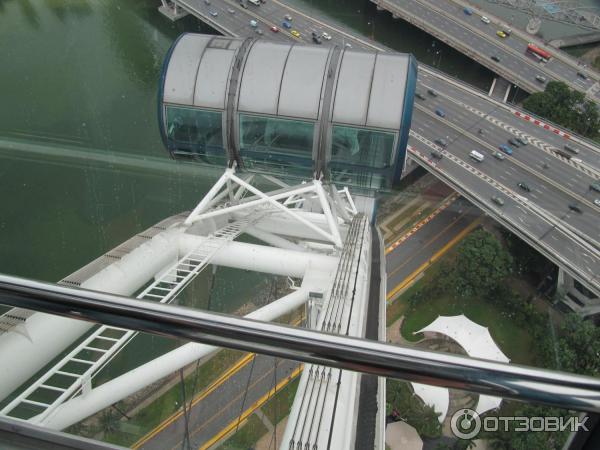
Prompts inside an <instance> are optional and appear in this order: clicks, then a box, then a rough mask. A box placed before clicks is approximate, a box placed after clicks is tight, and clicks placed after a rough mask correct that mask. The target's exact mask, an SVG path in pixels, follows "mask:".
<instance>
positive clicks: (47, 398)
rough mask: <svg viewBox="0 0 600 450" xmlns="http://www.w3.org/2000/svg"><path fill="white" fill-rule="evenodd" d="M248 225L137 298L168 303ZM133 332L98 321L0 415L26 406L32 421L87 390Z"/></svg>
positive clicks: (240, 224) (215, 237)
mask: <svg viewBox="0 0 600 450" xmlns="http://www.w3.org/2000/svg"><path fill="white" fill-rule="evenodd" d="M250 224H251V221H250V220H249V219H240V220H238V221H236V222H233V223H231V224H228V225H226V226H225V227H223V228H221V229H219V230H217V231H215V232H214V233H212V234H211V235H209V236H208V239H207V240H205V241H204V242H203V243H202V245H200V246H198V247H197V248H195V249H194V250H192V251H190V252H189V253H187V254H186V255H184V256H183V258H181V259H180V260H179V261H177V262H176V263H175V264H173V265H172V266H171V267H170V268H169V269H168V270H166V271H165V272H164V273H163V274H162V275H160V276H159V277H158V278H157V279H156V280H155V281H154V282H153V283H152V284H150V286H148V287H147V288H146V289H144V291H143V292H142V293H141V294H139V295H138V296H137V298H139V299H144V300H152V301H158V302H160V303H170V302H171V301H172V300H173V299H174V298H175V296H176V295H177V294H178V293H179V292H181V291H182V290H183V289H184V288H185V287H186V286H187V285H188V284H189V283H190V282H191V281H192V280H193V279H194V278H195V277H196V276H197V275H198V274H199V273H200V272H201V271H202V269H204V268H205V267H206V266H207V265H208V264H209V262H210V260H211V258H212V257H213V256H214V255H215V254H216V253H217V252H218V251H219V250H220V249H221V248H222V247H223V246H224V245H225V244H227V243H228V242H231V241H233V240H234V239H235V238H236V237H237V236H239V235H240V234H241V233H242V232H243V231H244V229H245V228H246V227H248V226H249V225H250ZM137 334H138V333H137V332H135V331H131V330H125V329H122V328H116V327H110V326H106V325H104V326H101V327H100V328H98V329H97V330H96V331H95V332H94V333H92V334H91V335H90V336H89V337H88V338H86V339H85V340H84V341H83V342H81V343H80V344H79V345H78V346H77V347H76V348H75V349H74V350H72V351H71V352H70V353H69V354H68V355H67V356H65V357H64V358H63V359H61V360H60V361H59V362H58V363H56V364H55V365H54V367H52V368H51V369H50V370H49V371H48V372H46V373H45V374H44V375H43V376H42V377H40V378H39V379H38V380H36V381H35V382H34V383H33V384H32V385H30V386H29V387H28V388H27V389H26V390H25V391H23V392H22V393H21V394H20V395H19V396H18V397H16V398H15V399H14V400H13V401H12V402H10V403H9V404H8V405H6V407H4V409H2V411H0V414H4V415H8V416H11V415H15V416H17V417H19V416H21V415H22V413H25V412H26V410H23V409H22V408H20V407H24V406H25V407H26V408H27V410H28V411H27V412H28V413H29V414H30V415H31V417H33V416H36V422H41V421H43V420H44V419H46V418H47V417H48V416H49V415H50V414H52V412H53V411H54V410H55V409H56V408H57V407H58V406H59V405H60V404H62V403H63V402H64V401H66V400H68V399H69V398H70V397H72V396H73V395H74V394H76V393H77V392H78V391H79V389H80V388H81V389H82V391H83V393H84V394H85V392H86V391H87V390H89V389H91V380H92V378H93V377H94V376H95V375H96V374H97V373H98V372H99V370H100V369H102V367H104V366H105V365H106V364H107V363H108V362H109V361H110V360H111V359H112V358H114V356H115V355H116V354H117V353H118V352H119V350H120V349H122V348H123V346H125V345H126V344H127V343H128V342H129V341H130V340H131V339H133V338H134V337H135V336H136V335H137Z"/></svg>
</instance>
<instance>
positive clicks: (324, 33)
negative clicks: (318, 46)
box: [321, 31, 331, 41]
mask: <svg viewBox="0 0 600 450" xmlns="http://www.w3.org/2000/svg"><path fill="white" fill-rule="evenodd" d="M321 37H322V38H323V39H325V40H326V41H330V40H331V35H330V34H329V33H326V32H325V31H323V34H322V35H321Z"/></svg>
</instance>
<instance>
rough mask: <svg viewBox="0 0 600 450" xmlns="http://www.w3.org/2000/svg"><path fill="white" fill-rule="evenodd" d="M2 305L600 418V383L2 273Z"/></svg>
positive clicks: (561, 374) (582, 377)
mask: <svg viewBox="0 0 600 450" xmlns="http://www.w3.org/2000/svg"><path fill="white" fill-rule="evenodd" d="M0 303H2V304H6V305H10V306H18V307H23V308H28V309H33V310H36V311H41V312H46V313H50V314H58V315H61V316H66V317H70V318H73V319H80V320H88V321H93V322H100V323H105V324H109V325H113V326H118V327H123V328H129V329H135V330H139V331H143V332H148V333H153V334H159V335H162V336H167V337H171V338H179V339H186V340H189V341H194V342H201V343H205V344H210V345H216V346H223V347H229V348H234V349H239V350H243V351H250V352H256V353H262V354H267V355H272V356H277V357H281V358H287V359H294V360H298V361H303V362H307V363H313V364H320V365H324V366H330V367H336V368H340V369H347V370H353V371H357V372H362V373H368V374H372V375H378V376H383V377H390V378H398V379H403V380H408V381H414V382H419V383H426V384H432V385H437V386H445V387H448V388H452V389H462V390H467V391H472V392H477V393H481V394H486V395H494V396H499V397H504V398H509V399H514V400H520V401H530V402H535V403H543V404H547V405H552V406H558V407H562V408H567V409H573V410H581V411H589V412H600V379H597V378H592V377H587V376H581V375H575V374H570V373H564V372H557V371H549V370H543V369H538V368H533V367H526V366H520V365H515V364H504V363H498V362H494V361H488V360H482V359H476V358H468V357H464V356H459V355H454V354H448V353H441V352H434V351H426V350H420V349H416V348H412V347H402V346H396V345H390V344H386V343H382V342H377V341H370V340H365V339H357V338H351V337H346V336H340V335H334V334H327V333H321V332H317V331H312V330H306V329H302V328H293V327H289V326H285V325H280V324H276V323H269V322H260V321H256V320H251V319H244V318H240V317H235V316H230V315H225V314H217V313H212V312H205V311H198V310H193V309H189V308H183V307H177V306H172V305H162V304H156V303H153V302H148V301H142V300H135V299H131V298H127V297H120V296H116V295H111V294H105V293H101V292H96V291H86V290H83V289H75V288H71V287H66V286H59V285H55V284H49V283H43V282H39V281H33V280H28V279H24V278H18V277H12V276H7V275H0Z"/></svg>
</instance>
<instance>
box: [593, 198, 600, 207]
mask: <svg viewBox="0 0 600 450" xmlns="http://www.w3.org/2000/svg"><path fill="white" fill-rule="evenodd" d="M594 205H596V206H600V198H597V199H596V200H594Z"/></svg>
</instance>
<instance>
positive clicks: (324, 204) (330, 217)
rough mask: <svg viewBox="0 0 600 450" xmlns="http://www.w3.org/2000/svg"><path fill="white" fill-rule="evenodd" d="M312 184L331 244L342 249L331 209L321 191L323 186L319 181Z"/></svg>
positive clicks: (323, 192) (338, 231)
mask: <svg viewBox="0 0 600 450" xmlns="http://www.w3.org/2000/svg"><path fill="white" fill-rule="evenodd" d="M313 184H314V186H315V189H316V191H317V195H318V196H319V200H320V201H321V209H322V210H323V214H324V215H325V218H326V219H327V224H328V225H329V231H331V234H332V235H333V242H334V243H335V245H336V247H338V248H341V247H342V238H341V236H340V230H339V229H338V224H337V220H334V218H333V214H332V213H331V207H330V206H329V201H328V199H327V195H325V191H324V190H323V185H322V184H321V182H320V181H319V180H313Z"/></svg>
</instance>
